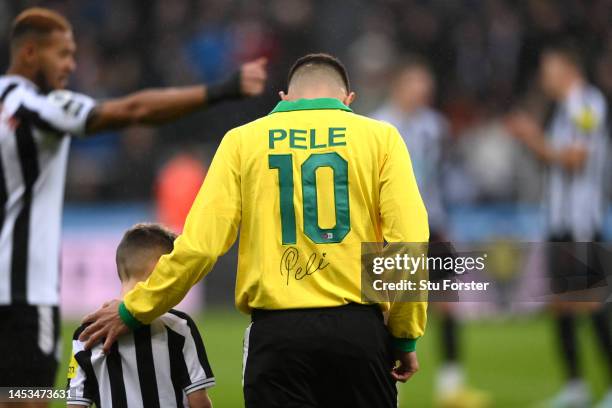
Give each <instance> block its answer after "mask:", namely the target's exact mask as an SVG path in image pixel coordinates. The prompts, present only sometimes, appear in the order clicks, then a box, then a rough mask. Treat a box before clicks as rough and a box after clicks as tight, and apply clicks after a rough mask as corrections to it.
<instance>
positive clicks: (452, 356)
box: [442, 313, 459, 363]
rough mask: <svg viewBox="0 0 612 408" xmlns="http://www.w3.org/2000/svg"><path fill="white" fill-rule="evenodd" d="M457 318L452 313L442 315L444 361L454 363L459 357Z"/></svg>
mask: <svg viewBox="0 0 612 408" xmlns="http://www.w3.org/2000/svg"><path fill="white" fill-rule="evenodd" d="M457 331H458V327H457V319H455V317H454V316H452V315H451V314H448V313H447V314H444V315H443V317H442V350H443V353H444V361H445V362H447V363H452V362H455V361H457V359H458V354H459V353H458V346H457Z"/></svg>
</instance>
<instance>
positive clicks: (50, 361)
mask: <svg viewBox="0 0 612 408" xmlns="http://www.w3.org/2000/svg"><path fill="white" fill-rule="evenodd" d="M0 322H2V324H1V325H0V353H1V355H2V362H1V363H0V387H53V385H54V384H55V374H56V372H57V365H58V354H59V351H58V346H59V334H60V327H59V324H60V319H59V309H58V307H57V306H30V305H8V306H0Z"/></svg>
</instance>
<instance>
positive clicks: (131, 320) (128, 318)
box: [119, 302, 142, 330]
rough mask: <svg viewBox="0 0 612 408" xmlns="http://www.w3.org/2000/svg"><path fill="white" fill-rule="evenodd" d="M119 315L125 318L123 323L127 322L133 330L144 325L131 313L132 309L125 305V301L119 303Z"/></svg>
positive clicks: (122, 318)
mask: <svg viewBox="0 0 612 408" xmlns="http://www.w3.org/2000/svg"><path fill="white" fill-rule="evenodd" d="M119 317H121V320H123V323H125V325H126V326H127V327H129V328H130V329H131V330H136V329H137V328H139V327H141V326H142V323H140V322H139V321H138V320H137V319H136V318H135V317H134V316H133V315H132V314H131V313H130V311H129V310H128V309H127V307H126V306H125V303H123V302H121V303H119Z"/></svg>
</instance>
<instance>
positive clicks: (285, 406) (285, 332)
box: [243, 304, 397, 408]
mask: <svg viewBox="0 0 612 408" xmlns="http://www.w3.org/2000/svg"><path fill="white" fill-rule="evenodd" d="M252 320H253V322H252V324H251V325H250V326H249V328H248V329H247V332H246V334H245V356H244V378H243V380H244V398H245V404H246V407H247V408H255V407H265V408H275V407H278V408H292V407H295V408H297V407H300V408H315V407H317V408H327V407H329V408H332V407H333V408H342V407H347V408H348V407H351V408H359V407H363V408H366V407H367V408H372V407H376V408H396V407H397V390H396V388H395V382H394V380H393V378H392V377H391V369H392V368H393V357H392V344H391V336H390V334H389V332H388V330H387V328H386V326H385V324H384V321H383V316H382V313H381V312H380V309H379V308H378V307H377V306H363V305H357V304H349V305H346V306H341V307H333V308H319V309H298V310H283V311H262V310H255V311H253V315H252Z"/></svg>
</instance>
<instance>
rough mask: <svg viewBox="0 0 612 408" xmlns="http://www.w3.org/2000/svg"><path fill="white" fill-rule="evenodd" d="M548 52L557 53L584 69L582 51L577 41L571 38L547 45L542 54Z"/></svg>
mask: <svg viewBox="0 0 612 408" xmlns="http://www.w3.org/2000/svg"><path fill="white" fill-rule="evenodd" d="M546 54H554V55H557V56H559V57H561V58H563V59H564V60H565V61H566V62H568V63H570V64H572V65H573V66H575V67H576V68H578V69H579V70H583V68H584V62H583V57H582V53H581V52H580V49H579V48H578V46H577V45H576V43H575V41H573V40H571V39H565V40H560V41H558V42H555V43H551V44H549V45H547V46H546V47H545V48H544V50H543V52H542V55H546Z"/></svg>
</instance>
